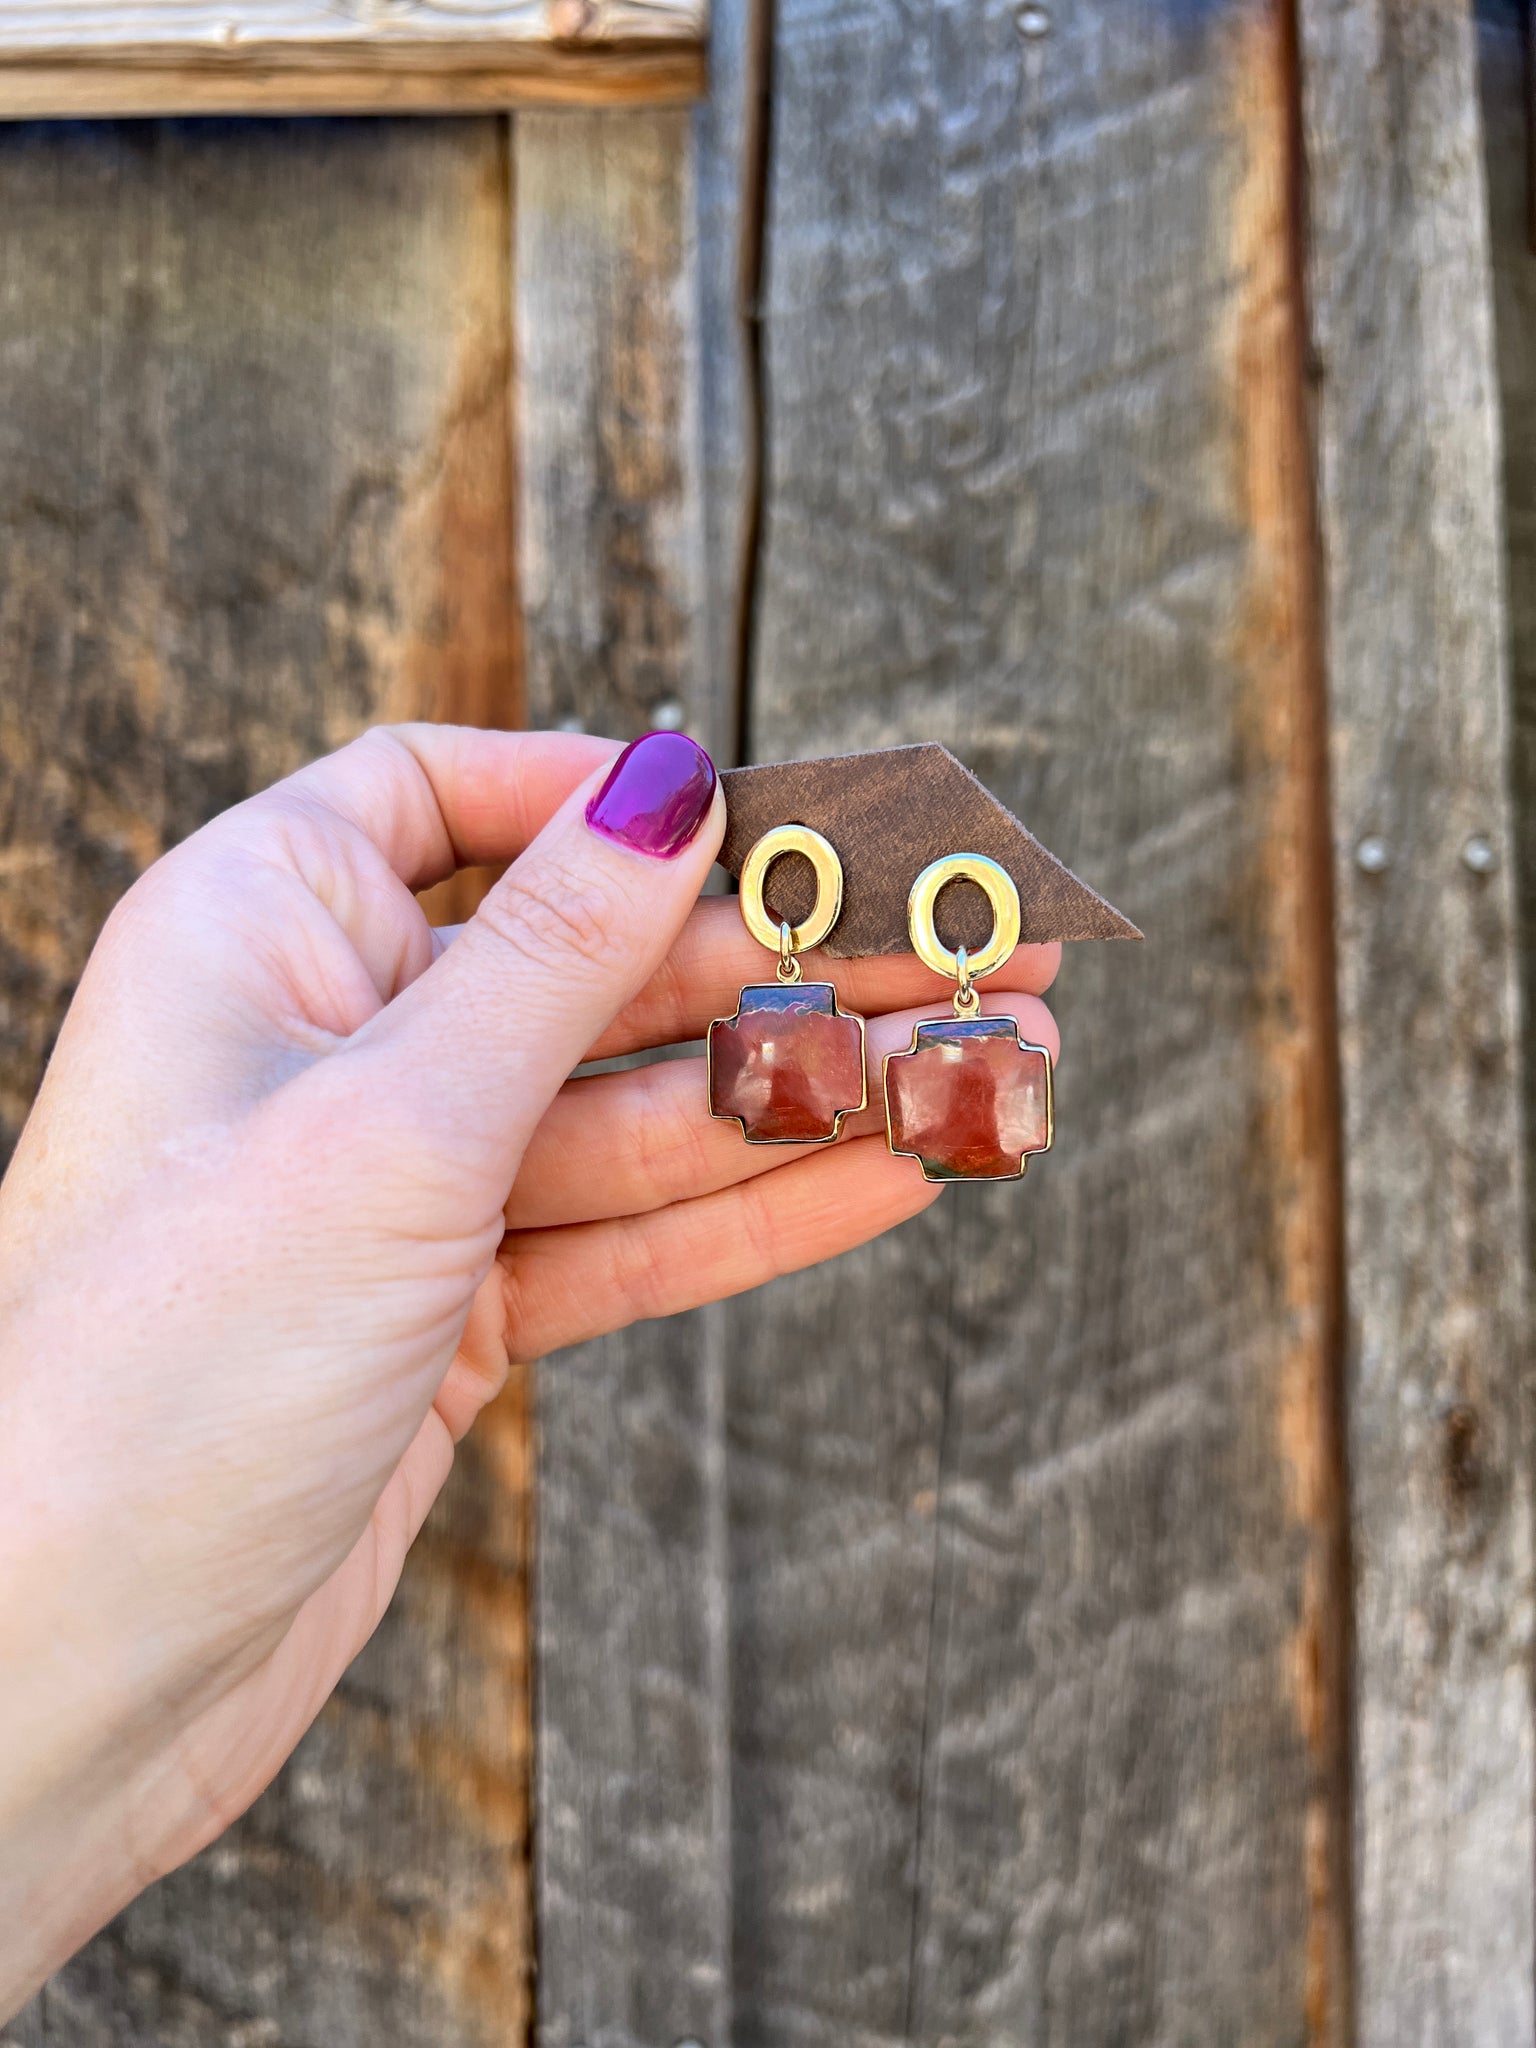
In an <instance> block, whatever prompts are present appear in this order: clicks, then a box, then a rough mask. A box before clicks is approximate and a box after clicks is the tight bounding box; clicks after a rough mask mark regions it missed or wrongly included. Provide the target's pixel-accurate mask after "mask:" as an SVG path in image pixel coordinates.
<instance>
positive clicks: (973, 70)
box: [727, 0, 1345, 2048]
mask: <svg viewBox="0 0 1536 2048" xmlns="http://www.w3.org/2000/svg"><path fill="white" fill-rule="evenodd" d="M1279 14H1280V10H1278V9H1273V8H1271V7H1269V6H1267V5H1262V4H1258V0H1252V4H1245V0H1226V4H1219V5H1207V6H1205V7H1202V8H1199V9H1191V8H1189V7H1187V6H1183V5H1176V4H1172V0H1168V4H1156V5H1151V6H1145V7H1140V8H1135V9H1128V8H1125V7H1123V6H1120V5H1118V4H1111V0H1103V4H1091V0H1084V4H1081V5H1078V6H1076V7H1073V8H1071V9H1065V8H1062V9H1053V10H1049V11H1047V10H1043V9H1042V10H1019V9H1016V8H1015V7H1013V6H1012V5H1003V4H1000V0H987V4H983V5H980V6H978V7H976V8H972V9H968V10H966V11H965V18H964V20H963V22H962V20H961V19H960V18H959V16H958V15H955V14H953V12H952V11H947V10H939V11H938V12H933V11H931V10H928V9H919V8H915V7H911V6H891V7H885V8H875V7H871V6H856V7H843V8H833V7H829V6H828V5H826V4H825V0H782V4H781V6H780V10H779V38H778V43H777V47H776V50H775V57H774V64H775V81H776V82H775V92H774V104H773V130H774V151H773V165H772V177H771V182H770V187H769V209H768V217H767V223H766V241H767V249H768V298H767V306H766V369H767V377H766V388H767V391H768V394H769V441H768V449H767V464H766V475H767V482H768V498H767V505H766V523H765V539H766V553H765V558H764V562H763V566H762V580H761V592H760V603H761V630H760V637H759V641H758V647H757V664H756V673H755V687H754V695H753V701H752V707H751V711H752V731H753V735H754V742H755V752H756V753H757V755H758V756H759V757H760V758H764V759H772V758H775V757H781V756H788V755H804V756H811V755H816V754H820V753H824V752H831V751H834V750H836V749H838V748H840V747H861V746H873V745H884V744H890V743H892V742H895V741H898V740H915V739H919V738H934V739H939V740H942V741H944V742H945V743H946V744H948V745H950V746H951V747H953V748H954V749H955V750H956V751H957V752H958V753H959V754H960V755H961V757H962V758H963V759H965V760H967V761H968V763H969V764H970V765H972V766H973V767H975V768H976V769H977V770H978V771H979V772H980V773H981V774H982V775H983V777H984V779H985V780H986V781H987V782H988V784H989V786H991V787H992V788H994V789H996V790H997V791H998V793H999V794H1000V795H1001V796H1002V797H1003V798H1004V799H1005V800H1006V801H1007V802H1008V803H1009V805H1010V806H1011V807H1012V808H1013V809H1014V810H1015V811H1016V812H1017V814H1018V815H1019V816H1020V817H1021V818H1022V819H1023V820H1024V822H1025V823H1026V824H1027V825H1028V826H1029V827H1030V828H1031V830H1033V831H1036V832H1038V833H1039V834H1040V835H1041V836H1042V838H1043V839H1044V840H1045V841H1046V843H1048V844H1049V845H1050V846H1052V847H1053V848H1054V849H1055V850H1056V851H1058V852H1059V853H1060V854H1062V855H1063V856H1064V857H1065V858H1067V859H1068V860H1070V861H1071V862H1072V864H1073V866H1074V867H1076V868H1077V869H1078V870H1079V871H1080V872H1081V873H1082V874H1083V875H1084V876H1086V877H1087V878H1088V879H1089V880H1091V881H1092V882H1093V884H1094V885H1095V886H1096V887H1099V888H1102V889H1104V890H1105V891H1106V892H1107V893H1108V895H1109V896H1110V897H1111V898H1112V899H1113V900H1115V901H1116V902H1118V903H1120V904H1122V905H1123V906H1124V907H1125V909H1126V910H1127V912H1128V913H1129V914H1130V915H1132V916H1134V917H1135V918H1136V920H1137V922H1138V923H1139V924H1141V925H1142V926H1143V927H1144V929H1145V930H1146V932H1147V934H1148V943H1147V945H1146V946H1145V947H1144V948H1137V949H1125V948H1119V947H1114V948H1110V947H1104V948H1093V949H1085V950H1084V951H1082V952H1081V953H1075V954H1074V955H1073V957H1071V958H1070V959H1069V960H1068V961H1067V963H1066V965H1065V968H1064V971H1063V976H1062V983H1061V992H1060V1004H1059V1007H1060V1014H1061V1016H1062V1020H1063V1025H1064V1031H1065V1041H1066V1052H1065V1057H1064V1059H1063V1062H1062V1065H1061V1069H1060V1085H1059V1093H1058V1119H1059V1120H1058V1138H1057V1147H1056V1151H1055V1153H1054V1154H1053V1156H1052V1158H1051V1160H1050V1161H1049V1162H1048V1163H1047V1164H1046V1166H1045V1167H1043V1168H1042V1169H1040V1171H1039V1174H1038V1178H1037V1177H1036V1175H1035V1174H1032V1175H1031V1176H1030V1180H1029V1183H1028V1184H1027V1186H1026V1187H1025V1189H1024V1190H1023V1192H1022V1193H1021V1192H1020V1190H1019V1189H1017V1188H1004V1189H993V1190H977V1189H959V1190H953V1191H951V1192H949V1193H947V1194H946V1195H945V1197H944V1199H943V1200H942V1201H941V1202H940V1203H939V1205H938V1206H937V1207H936V1208H935V1209H934V1210H932V1211H930V1212H929V1214H928V1215H927V1216H925V1217H924V1218H922V1219H920V1220H919V1221H918V1222H917V1223H916V1224H914V1225H912V1226H910V1227H909V1228H908V1229H907V1230H906V1231H905V1232H903V1233H902V1234H900V1235H899V1236H898V1237H897V1238H896V1239H895V1240H894V1241H891V1242H887V1243H884V1244H881V1245H877V1246H874V1247H871V1248H870V1249H868V1250H866V1251H864V1252H860V1253H857V1254H855V1255H853V1256H852V1257H850V1258H848V1259H845V1260H843V1261H841V1262H839V1263H838V1264H837V1265H836V1266H835V1267H833V1268H831V1269H829V1270H824V1271H821V1272H817V1273H812V1274H807V1275H802V1276H799V1277H797V1278H796V1279H794V1280H793V1281H788V1282H785V1283H782V1284H781V1285H779V1286H777V1287H775V1288H771V1289H769V1290H768V1291H767V1292H766V1293H764V1294H763V1295H761V1296H759V1297H757V1298H755V1299H754V1300H752V1301H750V1302H747V1303H743V1304H741V1305H739V1306H737V1307H735V1308H733V1309H730V1310H728V1311H727V1327H728V1339H727V1350H728V1354H729V1357H730V1370H729V1378H728V1402H729V1405H728V1414H727V1420H728V1432H729V1433H728V1445H729V1462H728V1468H727V1469H728V1482H729V1514H730V1520H729V1528H730V1540H731V1571H732V1579H731V1672H732V1742H733V1758H734V1774H733V1785H732V1809H733V1814H734V1827H735V1833H734V1841H733V1885H734V1908H735V1939H734V1944H733V1972H734V1978H733V1987H734V2008H735V2009H734V2020H733V2027H732V2032H731V2037H730V2038H731V2040H732V2041H733V2043H735V2044H736V2048H753V2044H759V2043H768V2042H774V2043H785V2042H794V2043H796V2044H800V2048H819V2044H823V2043H824V2044H827V2048H831V2044H833V2043H836V2044H837V2048H850V2044H853V2048H873V2044H885V2043H890V2042H897V2041H923V2042H936V2041H952V2042H957V2043H958V2042H966V2043H969V2042H976V2041H988V2042H1001V2041H1014V2040H1017V2041H1031V2042H1033V2041H1045V2040H1051V2041H1058V2040H1060V2041H1085V2042H1086V2041H1146V2042H1159V2043H1172V2042H1175V2041H1186V2040H1191V2041H1192V2040H1201V2041H1227V2040H1232V2041H1236V2040H1245V2041H1248V2040H1251V2041H1259V2040H1263V2041H1297V2040H1301V2039H1311V2040H1324V2039H1339V2038H1341V2037H1342V2028H1343V2024H1344V1999H1345V1991H1344V1986H1343V1984H1342V1982H1341V1958H1342V1953H1343V1939H1342V1922H1341V1917H1340V1913H1339V1908H1338V1901H1337V1896H1336V1890H1337V1872H1338V1866H1339V1862H1340V1860H1341V1859H1340V1855H1339V1843H1338V1839H1337V1834H1336V1831H1335V1830H1333V1828H1332V1826H1331V1822H1330V1814H1331V1813H1332V1812H1334V1811H1335V1810H1336V1807H1337V1797H1336V1794H1337V1781H1338V1764H1339V1748H1338V1742H1339V1736H1338V1725H1337V1713H1336V1701H1337V1696H1338V1686H1337V1673H1336V1669H1335V1662H1334V1660H1335V1654H1336V1651H1335V1646H1336V1642H1337V1637H1338V1632H1339V1631H1338V1616H1337V1613H1336V1610H1335V1608H1334V1607H1333V1605H1332V1602H1331V1590H1330V1589H1331V1583H1332V1574H1333V1569H1334V1564H1335V1560H1336V1555H1337V1544H1338V1526H1339V1520H1340V1511H1339V1505H1338V1500H1337V1483H1336V1478H1337V1444H1336V1438H1335V1436H1334V1434H1333V1432H1332V1428H1331V1416H1332V1411H1333V1403H1332V1400H1331V1397H1330V1367H1331V1362H1332V1353H1333V1347H1334V1332H1333V1325H1334V1319H1335V1313H1336V1305H1337V1297H1338V1248H1337V1229H1336V1203H1335V1198H1334V1197H1335V1186H1336V1172H1337V1168H1336V1153H1335V1145H1336V1128H1335V1123H1334V1119H1333V1115H1332V1111H1331V1105H1330V1099H1329V1085H1328V1084H1329V1057H1328V1024H1329V1019H1328V1007H1329V1006H1328V974H1327V961H1328V954H1327V928H1326V894H1325V893H1324V895H1323V898H1322V901H1321V903H1320V902H1319V892H1318V891H1317V889H1315V888H1314V887H1313V886H1312V880H1313V877H1314V876H1315V875H1316V874H1318V873H1319V872H1321V873H1322V874H1323V875H1324V876H1326V862H1325V860H1324V858H1323V850H1322V849H1323V842H1322V838H1321V834H1322V829H1323V825H1324V819H1323V818H1322V816H1321V814H1320V806H1319V804H1318V801H1317V798H1316V794H1315V792H1316V788H1317V780H1316V777H1315V774H1314V773H1313V772H1312V771H1313V770H1314V769H1315V766H1316V757H1317V752H1318V743H1319V742H1318V688H1317V676H1316V665H1315V659H1314V650H1313V641H1312V617H1311V592H1310V569H1309V565H1310V560H1311V547H1310V527H1309V500H1308V488H1307V465H1306V461H1305V450H1304V447H1303V445H1302V437H1301V420H1302V417H1303V412H1302V402H1301V398H1302V366H1301V353H1300V334H1299V320H1298V307H1297V299H1296V293H1295V290H1294V279H1293V277H1292V256H1291V249H1292V234H1291V229H1292V221H1291V218H1290V211H1289V196H1290V191H1291V187H1292V173H1293V168H1294V167H1293V161H1292V139H1291V135H1290V125H1291V124H1290V98H1289V94H1290V85H1291V78H1290V64H1289V55H1288V51H1287V49H1286V45H1285V37H1284V33H1283V26H1282V24H1281V22H1280V20H1279ZM1024 30H1030V31H1031V32H1030V33H1024V32H1023V31H1024ZM1035 30H1039V31H1041V32H1040V33H1035V32H1034V31H1035ZM1069 950H1070V949H1069Z"/></svg>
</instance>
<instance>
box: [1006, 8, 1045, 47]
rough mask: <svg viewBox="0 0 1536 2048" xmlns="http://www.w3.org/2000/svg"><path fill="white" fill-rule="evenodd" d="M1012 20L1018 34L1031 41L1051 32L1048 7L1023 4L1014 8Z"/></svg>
mask: <svg viewBox="0 0 1536 2048" xmlns="http://www.w3.org/2000/svg"><path fill="white" fill-rule="evenodd" d="M1013 21H1014V26H1015V28H1017V30H1018V32H1019V34H1020V35H1021V36H1023V37H1025V38H1026V40H1027V41H1029V42H1032V43H1033V42H1038V41H1039V39H1040V37H1041V36H1048V35H1049V34H1050V32H1051V11H1050V9H1049V8H1048V7H1036V6H1033V5H1025V6H1023V7H1019V8H1016V9H1015V10H1014V16H1013Z"/></svg>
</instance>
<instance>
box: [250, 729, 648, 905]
mask: <svg viewBox="0 0 1536 2048" xmlns="http://www.w3.org/2000/svg"><path fill="white" fill-rule="evenodd" d="M620 750H621V743H620V742H619V741H618V740H607V739H598V738H595V737H592V736H591V735H589V734H586V733H564V732H482V731H480V730H478V728H476V727H474V726H465V725H384V726H376V727H375V728H374V729H373V731H372V732H367V733H364V734H363V736H362V737H361V739H357V740H354V741H353V742H352V744H351V745H350V746H346V747H343V748H341V749H340V751H339V752H337V753H334V754H328V755H327V756H326V757H325V759H324V760H321V761H315V762H313V763H312V764H311V765H310V766H309V767H307V768H301V769H300V770H299V772H298V773H297V774H296V775H292V776H290V777H289V778H288V780H287V781H286V782H284V783H280V784H278V786H277V788H276V790H274V791H271V792H268V797H267V798H265V799H264V798H262V797H257V798H255V799H254V805H255V806H257V807H259V806H260V805H261V804H262V803H263V802H264V801H267V800H270V798H272V797H277V798H278V799H280V800H284V801H288V802H292V801H294V800H295V799H297V800H298V801H299V802H301V803H308V804H313V805H316V806H317V807H319V808H320V809H322V810H325V811H329V812H331V813H332V814H333V815H334V816H336V817H339V818H342V819H345V820H346V822H347V823H348V824H350V825H353V826H355V827H356V828H357V830H358V831H360V832H362V833H363V834H364V836H365V837H366V838H368V839H370V840H371V841H372V842H373V844H374V845H375V846H376V847H377V848H378V849H379V851H380V853H381V854H382V855H383V856H384V858H385V860H386V861H387V862H388V863H389V865H390V867H391V868H393V870H394V872H395V873H396V875H398V876H399V878H400V880H401V881H402V882H404V883H405V885H406V887H407V888H409V889H426V888H430V887H431V885H432V884H433V883H434V882H442V881H446V880H447V878H448V877H449V876H450V875H451V874H454V873H455V872H456V871H457V870H458V869H459V868H462V867H479V866H481V865H485V864H490V863H494V862H499V861H511V860H515V859H516V858H517V856H518V855H519V854H520V853H522V852H523V851H524V850H525V848H526V847H527V846H528V845H529V844H530V843H531V842H532V840H534V839H535V838H536V837H537V836H538V834H539V833H540V831H542V829H543V828H544V826H545V825H546V824H547V823H548V822H549V820H550V819H551V818H552V817H553V816H554V814H555V813H556V811H558V810H559V808H560V806H561V804H563V803H564V802H565V800H566V798H567V797H568V796H569V795H570V793H571V791H572V790H573V789H575V788H576V786H577V785H578V784H579V783H581V782H584V781H585V780H586V778H587V777H588V776H589V775H590V774H592V772H593V771H594V769H596V768H599V767H601V766H602V764H603V763H604V762H605V761H608V760H611V759H612V758H613V757H614V756H615V755H616V754H618V753H619V752H620Z"/></svg>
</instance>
